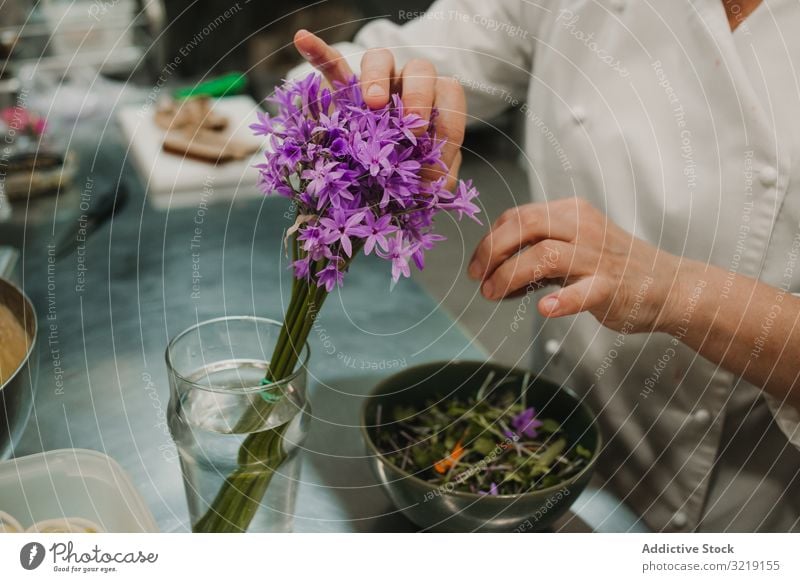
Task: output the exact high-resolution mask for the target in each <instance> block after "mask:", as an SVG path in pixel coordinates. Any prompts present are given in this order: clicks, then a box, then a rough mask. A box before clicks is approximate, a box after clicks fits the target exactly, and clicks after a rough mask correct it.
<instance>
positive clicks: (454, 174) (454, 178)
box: [444, 151, 464, 192]
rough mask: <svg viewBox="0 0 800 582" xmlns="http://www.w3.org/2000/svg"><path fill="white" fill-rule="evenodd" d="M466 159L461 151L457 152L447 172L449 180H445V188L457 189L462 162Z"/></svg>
mask: <svg viewBox="0 0 800 582" xmlns="http://www.w3.org/2000/svg"><path fill="white" fill-rule="evenodd" d="M463 160H464V156H462V155H461V151H459V152H458V153H457V154H456V159H455V160H453V164H452V165H451V166H450V170H449V171H448V173H447V181H446V182H445V186H444V187H445V188H446V189H447V190H449V191H450V192H452V191H453V190H455V187H456V184H457V183H458V173H459V171H460V170H461V162H462V161H463Z"/></svg>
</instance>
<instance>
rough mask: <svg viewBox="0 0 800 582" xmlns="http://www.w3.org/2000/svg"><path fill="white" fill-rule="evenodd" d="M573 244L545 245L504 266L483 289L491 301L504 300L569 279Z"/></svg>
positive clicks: (523, 253) (536, 247) (526, 251)
mask: <svg viewBox="0 0 800 582" xmlns="http://www.w3.org/2000/svg"><path fill="white" fill-rule="evenodd" d="M574 251H575V248H574V246H573V245H571V244H570V243H566V242H563V241H556V240H546V241H542V242H540V243H538V244H536V245H534V246H532V247H530V248H527V249H525V250H524V251H522V252H520V253H517V254H516V255H514V256H513V257H511V258H509V259H508V260H507V261H505V262H503V264H501V265H500V266H499V267H498V268H497V269H496V270H495V271H494V273H492V275H491V277H489V278H488V279H486V281H485V282H484V283H483V286H482V287H481V292H482V293H483V296H484V297H486V298H487V299H492V300H497V299H503V298H505V297H508V296H510V295H514V294H515V293H517V292H518V291H519V290H520V289H523V288H524V287H526V286H528V285H530V284H534V286H535V284H536V283H538V282H540V281H543V280H545V279H566V278H567V277H568V276H569V270H570V266H571V264H572V261H573V258H574Z"/></svg>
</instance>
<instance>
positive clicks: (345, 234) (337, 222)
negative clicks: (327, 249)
mask: <svg viewBox="0 0 800 582" xmlns="http://www.w3.org/2000/svg"><path fill="white" fill-rule="evenodd" d="M363 218H364V212H363V211H360V212H356V213H355V214H351V215H350V216H348V214H347V212H346V211H344V210H342V209H341V208H334V209H333V218H320V220H319V224H320V227H321V228H322V230H323V233H324V234H323V237H324V239H325V243H326V244H331V243H335V242H338V243H339V244H341V245H342V250H343V251H344V252H345V254H346V255H347V256H348V257H352V256H353V243H352V242H350V237H351V236H358V226H359V225H360V224H361V220H362V219H363Z"/></svg>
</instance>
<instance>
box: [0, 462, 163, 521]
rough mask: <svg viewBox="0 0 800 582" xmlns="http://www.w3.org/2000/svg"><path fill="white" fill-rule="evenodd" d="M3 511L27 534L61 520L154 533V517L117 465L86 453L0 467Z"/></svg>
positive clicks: (9, 463)
mask: <svg viewBox="0 0 800 582" xmlns="http://www.w3.org/2000/svg"><path fill="white" fill-rule="evenodd" d="M0 510H2V511H5V512H7V513H9V514H11V515H12V516H14V517H15V518H16V519H17V520H18V521H19V522H20V524H21V525H22V526H23V527H24V528H28V527H30V526H31V525H32V524H34V523H36V522H39V521H43V520H50V519H57V518H63V517H78V518H83V519H88V520H90V521H93V522H95V523H96V524H98V525H99V526H101V527H102V528H103V530H104V531H106V532H132V533H140V532H156V531H158V527H157V526H156V522H155V520H154V519H153V515H152V514H151V513H150V510H149V509H148V508H147V506H146V505H145V503H144V500H142V498H141V496H140V495H139V493H138V492H137V491H136V489H134V487H133V484H132V483H131V480H130V478H129V477H128V475H127V474H126V473H125V471H124V470H123V469H122V467H120V466H119V464H118V463H117V462H116V461H115V460H114V459H112V458H111V457H108V456H107V455H104V454H102V453H99V452H97V451H89V450H84V449H62V450H56V451H47V452H45V453H39V454H36V455H30V456H28V457H21V458H18V459H10V460H8V461H4V462H2V463H0Z"/></svg>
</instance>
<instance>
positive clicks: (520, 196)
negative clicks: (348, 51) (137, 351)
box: [0, 0, 535, 364]
mask: <svg viewBox="0 0 800 582" xmlns="http://www.w3.org/2000/svg"><path fill="white" fill-rule="evenodd" d="M430 3H431V2H429V1H428V0H403V1H402V2H396V1H392V2H390V1H389V0H338V1H335V2H334V1H322V2H319V1H318V2H311V1H301V0H283V1H281V2H249V1H247V0H239V1H238V2H236V1H232V0H202V1H198V0H194V1H189V0H164V1H160V0H159V1H155V0H105V1H101V0H90V1H85V0H81V1H71V0H39V1H34V0H13V1H12V2H9V1H6V2H3V3H2V5H1V6H2V7H0V109H1V110H2V111H3V118H2V121H0V134H2V135H1V136H0V142H1V143H0V145H1V146H2V151H0V245H7V246H12V247H17V248H18V249H21V250H23V251H25V244H26V241H27V243H28V244H30V243H31V241H34V242H36V241H42V240H45V239H46V240H51V239H53V240H57V239H58V238H59V236H60V235H63V233H61V231H62V229H63V228H62V227H64V225H65V224H66V225H69V224H71V223H73V224H74V222H75V215H76V212H80V211H84V212H85V211H86V210H87V209H91V210H90V213H91V216H92V217H93V221H94V222H95V223H96V225H95V227H94V228H96V229H98V230H102V229H103V228H109V227H108V225H107V224H106V225H104V223H106V222H111V221H110V219H111V218H112V217H114V216H117V217H118V219H119V215H118V213H120V212H123V211H124V212H129V213H134V212H135V213H136V214H135V216H137V220H141V216H144V215H146V213H149V212H164V211H165V210H168V209H169V208H170V207H174V206H175V205H176V204H181V203H182V202H181V200H183V203H186V201H187V200H188V203H189V204H194V205H196V204H197V200H198V197H199V196H202V190H203V182H204V180H205V181H207V180H209V177H211V178H210V179H212V181H213V183H214V185H215V188H216V189H217V190H218V191H221V190H224V189H226V188H227V189H228V190H230V192H231V194H230V195H229V196H228V197H224V196H219V195H218V196H215V199H214V202H213V203H214V204H226V205H230V204H235V203H236V200H237V199H238V198H243V197H246V196H248V195H258V194H257V192H256V189H255V187H254V184H255V181H254V179H252V176H251V174H248V173H247V167H248V163H249V160H242V162H241V164H242V165H241V170H237V168H238V167H239V166H236V165H235V164H236V163H237V162H231V164H228V165H227V166H226V168H217V167H211V165H209V164H207V165H208V166H209V167H208V169H207V170H206V169H204V168H205V166H202V165H197V166H191V165H190V164H189V162H187V163H185V164H181V167H180V168H178V167H177V166H176V165H175V162H174V160H172V159H171V158H170V157H169V156H168V155H165V154H164V152H163V151H162V150H161V146H160V140H161V139H162V134H161V133H158V132H159V131H160V130H159V129H158V127H157V125H158V120H156V124H155V125H154V124H153V116H154V114H155V113H156V112H158V111H160V110H161V108H162V107H165V106H164V104H163V103H164V101H165V99H168V98H169V97H175V96H176V95H178V94H180V92H181V91H183V92H184V94H185V92H186V91H192V90H194V89H196V88H197V87H198V86H201V84H202V83H206V82H209V81H212V82H213V81H216V80H219V79H222V81H221V82H222V83H223V84H225V87H227V89H225V90H226V91H228V92H227V93H226V95H233V94H234V93H235V94H236V97H233V98H232V100H231V101H230V102H229V103H230V105H229V106H228V105H226V106H225V107H227V109H224V108H223V109H224V110H221V111H220V112H219V113H220V115H222V116H223V118H224V119H225V120H226V123H227V126H228V127H230V128H233V130H236V131H239V132H240V133H241V131H242V130H244V132H245V133H246V132H247V130H246V126H247V123H248V122H249V120H250V119H251V118H252V117H254V114H253V109H254V108H256V107H260V106H264V105H265V104H264V98H265V97H266V96H268V95H269V94H270V92H271V91H272V88H273V87H274V86H275V84H276V83H278V82H280V80H281V79H282V78H283V77H284V76H285V75H286V73H287V71H288V70H289V69H290V68H291V67H293V66H295V65H296V64H298V62H299V58H298V55H297V54H296V53H295V51H294V49H293V47H292V45H291V40H292V36H293V34H294V32H295V31H296V30H297V29H299V28H307V29H309V30H311V31H313V32H315V33H317V34H318V35H319V36H321V37H322V38H324V39H325V40H327V41H328V42H331V43H335V42H338V41H344V40H350V39H351V38H352V37H353V35H354V34H355V33H356V32H357V31H358V29H359V28H360V27H361V26H363V25H364V24H365V23H366V22H369V21H370V20H372V19H375V18H394V19H397V17H398V14H402V11H407V12H410V11H422V10H425V9H426V8H427V7H428V5H429V4H430ZM204 87H205V86H204ZM204 90H205V89H204ZM208 91H209V92H210V93H211V94H212V95H214V93H213V91H218V87H217V88H216V89H209V90H208ZM237 100H238V101H237ZM234 103H235V104H234ZM215 111H216V110H215ZM166 114H169V115H174V114H175V112H174V111H172V112H169V111H168V112H167V113H165V115H166ZM518 115H519V114H518V113H517V112H515V111H509V112H507V113H506V114H504V115H503V116H502V117H501V118H499V119H497V120H494V122H493V124H487V125H484V126H483V127H481V128H476V129H472V130H470V132H469V133H468V136H467V140H466V143H465V159H464V164H463V167H462V176H463V177H469V178H472V179H473V180H474V181H475V182H476V185H477V186H478V188H479V189H480V191H481V192H482V193H483V196H482V204H483V205H484V206H485V216H484V228H485V226H488V224H491V222H492V221H493V220H494V218H495V217H496V216H497V215H498V214H499V213H500V212H502V211H503V210H504V209H505V208H508V207H511V206H514V205H516V204H518V203H524V202H526V201H527V200H528V193H527V183H526V177H525V172H524V171H523V169H522V166H521V165H520V164H519V163H518V155H519V153H518V152H519V145H518V144H520V143H521V141H522V136H520V135H519V134H518V130H519V128H520V127H522V125H523V124H522V123H519V122H518V117H517V116H518ZM170 119H172V118H170ZM167 123H169V121H168V122H167ZM154 136H157V138H156V137H154ZM237 139H238V138H237ZM241 140H242V143H244V141H246V137H242V138H241ZM259 155H260V154H259ZM534 162H535V160H534ZM192 163H197V164H202V163H203V162H202V160H200V161H196V162H192ZM187 165H189V169H188V170H187V169H186V166H187ZM173 166H174V167H173ZM122 185H124V186H125V189H124V190H125V192H126V193H127V192H138V191H141V192H144V195H143V196H139V197H137V196H130V198H131V199H130V200H128V199H127V198H124V197H123V196H122V195H121V194H120V192H121V191H122V188H121V186H122ZM228 186H230V187H229V188H228ZM126 196H127V194H126ZM123 206H128V207H129V208H122V207H123ZM484 228H482V227H480V226H478V225H472V224H460V225H456V224H455V223H451V222H449V221H448V223H447V224H441V225H439V229H440V231H441V232H442V233H443V234H445V235H446V236H447V237H448V241H447V242H446V243H444V244H442V245H440V246H439V247H437V248H436V249H435V250H434V251H433V252H432V253H431V254H430V255H429V257H428V268H426V270H425V271H424V272H422V273H415V274H414V277H415V279H416V280H417V281H418V282H419V283H421V284H422V285H423V286H424V287H425V288H426V290H427V291H428V292H429V293H430V294H432V295H433V296H434V297H435V298H436V299H438V300H439V301H441V303H442V306H443V307H444V309H446V310H447V311H448V312H449V313H450V315H451V316H452V317H453V318H454V319H455V320H456V321H457V322H458V324H459V325H462V326H464V327H465V328H467V331H468V332H469V334H470V335H472V336H475V337H476V338H477V340H478V341H479V342H480V343H481V344H482V345H483V346H484V347H485V348H486V350H487V351H488V352H489V353H490V354H493V357H494V359H496V360H499V361H501V362H505V363H511V364H514V363H519V364H525V363H527V362H526V352H527V349H528V345H529V343H530V342H529V341H527V340H528V338H525V340H526V341H521V340H522V339H523V338H519V337H518V338H517V339H515V341H514V342H513V345H509V344H508V343H505V342H504V341H503V338H506V337H507V335H508V322H510V321H511V320H512V319H513V317H514V312H515V310H516V309H517V307H518V302H514V301H512V302H510V303H506V304H501V305H497V304H492V303H489V302H486V301H484V300H483V299H481V298H480V295H479V294H478V289H477V286H476V285H475V283H473V282H471V281H469V280H468V279H467V278H466V277H465V275H464V270H465V268H466V264H467V263H468V261H469V258H470V255H471V253H472V249H473V248H474V246H475V244H476V243H477V242H478V241H479V240H480V237H481V236H482V235H483V233H484ZM66 235H67V236H68V237H69V236H70V233H69V232H67V234H66ZM72 237H73V238H74V233H72ZM28 252H29V254H30V253H32V252H33V251H31V250H30V249H28ZM31 256H35V254H33V255H31ZM128 267H129V268H134V266H132V265H128ZM122 268H124V267H122ZM493 322H501V323H498V324H494V323H493ZM525 327H528V328H530V327H531V326H525Z"/></svg>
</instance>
